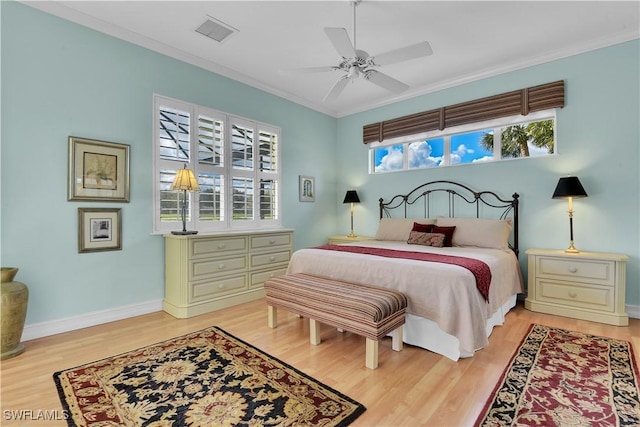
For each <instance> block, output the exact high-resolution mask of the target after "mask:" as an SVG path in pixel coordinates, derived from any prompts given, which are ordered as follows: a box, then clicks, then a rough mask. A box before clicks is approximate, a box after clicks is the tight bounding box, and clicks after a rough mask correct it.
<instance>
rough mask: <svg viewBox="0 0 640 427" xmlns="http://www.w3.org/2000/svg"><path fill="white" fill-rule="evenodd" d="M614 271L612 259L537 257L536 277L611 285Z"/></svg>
mask: <svg viewBox="0 0 640 427" xmlns="http://www.w3.org/2000/svg"><path fill="white" fill-rule="evenodd" d="M614 272H615V263H614V262H612V261H597V260H584V259H582V260H580V259H563V258H551V257H538V265H537V274H538V277H542V276H545V277H553V278H555V279H558V280H573V281H580V282H585V281H588V282H589V283H597V284H599V285H605V286H613V284H614V276H615V274H614Z"/></svg>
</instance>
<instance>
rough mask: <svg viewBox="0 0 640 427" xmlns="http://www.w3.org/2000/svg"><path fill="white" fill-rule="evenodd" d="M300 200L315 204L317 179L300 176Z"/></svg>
mask: <svg viewBox="0 0 640 427" xmlns="http://www.w3.org/2000/svg"><path fill="white" fill-rule="evenodd" d="M298 186H299V200H300V201H301V202H314V201H315V200H316V185H315V178H313V177H311V176H302V175H300V182H299V183H298Z"/></svg>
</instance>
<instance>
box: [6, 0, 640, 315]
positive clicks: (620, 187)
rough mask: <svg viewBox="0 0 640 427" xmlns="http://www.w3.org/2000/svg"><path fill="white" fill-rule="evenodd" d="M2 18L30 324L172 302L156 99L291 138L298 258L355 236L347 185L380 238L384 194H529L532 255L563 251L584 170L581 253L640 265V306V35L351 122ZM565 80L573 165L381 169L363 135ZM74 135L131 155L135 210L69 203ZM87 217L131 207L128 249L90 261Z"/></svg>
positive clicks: (16, 213)
mask: <svg viewBox="0 0 640 427" xmlns="http://www.w3.org/2000/svg"><path fill="white" fill-rule="evenodd" d="M0 8H1V9H0V10H1V19H2V21H1V24H2V26H1V38H2V40H1V43H2V44H1V54H2V58H1V60H2V63H1V91H2V92H1V101H2V115H1V120H2V129H1V146H0V155H1V165H0V166H1V194H0V198H1V199H0V202H1V211H0V215H1V230H0V233H1V234H0V237H1V252H0V257H1V263H2V265H3V266H9V265H11V266H17V267H19V268H20V272H19V273H18V277H17V279H18V280H21V281H23V282H25V283H27V284H28V285H29V288H30V292H31V295H30V301H29V311H28V316H27V324H34V323H39V322H46V321H50V320H56V319H63V318H66V317H69V316H75V315H81V314H86V313H92V312H95V311H99V310H106V309H110V308H114V307H121V306H125V305H127V304H136V303H141V302H146V301H151V300H158V299H161V298H162V297H163V293H164V268H163V251H164V249H163V248H164V246H163V241H162V237H161V236H155V235H151V234H150V233H151V228H152V179H153V177H152V129H153V118H152V95H153V94H154V93H158V94H162V95H165V96H170V97H174V98H178V99H182V100H186V101H189V102H193V103H197V104H200V105H206V106H209V107H212V108H216V109H219V110H223V111H226V112H229V113H232V114H237V115H240V116H244V117H249V118H251V119H255V120H259V121H263V122H266V123H270V124H273V125H277V126H280V127H281V128H282V142H283V153H282V163H283V170H282V173H283V187H282V191H283V203H282V205H283V206H282V207H283V209H282V221H283V225H284V226H285V227H290V228H294V229H295V230H296V234H295V236H296V241H295V245H296V247H297V248H299V247H304V246H310V245H315V244H319V243H322V242H324V241H325V239H326V236H327V235H328V234H334V233H338V232H342V233H346V232H348V231H349V211H348V208H347V207H346V206H344V205H343V204H342V203H341V202H342V197H343V195H344V191H345V190H347V189H350V188H356V189H358V191H359V194H360V197H361V200H362V203H361V204H360V205H358V206H357V209H356V218H355V224H356V232H358V233H359V234H363V235H366V234H373V233H374V232H375V229H376V225H377V215H378V214H377V199H378V198H379V197H381V196H385V197H386V196H389V195H392V194H395V192H396V191H401V190H406V189H410V188H412V187H413V186H415V185H418V184H420V183H422V182H425V181H429V180H433V179H455V180H459V181H462V182H466V183H468V184H470V185H472V186H474V187H478V188H492V189H496V190H497V191H499V192H500V193H503V194H505V195H510V194H512V193H513V192H516V191H517V192H518V193H520V194H521V197H522V204H521V212H522V228H523V230H522V236H521V237H522V241H521V246H522V248H523V249H526V248H527V247H547V248H560V249H561V248H564V247H566V246H567V244H568V230H567V228H568V227H567V222H568V221H567V214H566V203H564V202H560V201H557V200H551V193H552V192H553V189H554V187H555V183H556V182H557V179H558V177H559V176H562V175H565V174H567V173H575V174H577V175H578V176H579V177H580V180H581V181H582V183H583V185H584V186H585V188H586V190H587V192H588V193H589V198H587V199H581V200H577V201H576V202H575V203H574V208H575V211H576V213H575V234H576V245H577V246H578V247H579V248H580V249H584V250H593V251H610V252H623V253H626V254H627V255H629V256H630V258H631V259H630V262H629V267H628V269H627V274H628V282H627V283H628V286H627V303H629V304H635V305H640V289H639V288H640V279H639V272H638V269H639V265H638V259H639V256H640V242H639V234H640V230H639V219H638V218H639V217H640V208H639V206H638V204H639V202H638V197H639V195H640V190H639V185H640V177H639V175H638V165H639V164H640V152H639V149H638V145H639V141H640V136H639V125H638V116H639V114H640V108H639V105H638V103H639V99H640V96H639V87H638V75H639V69H638V68H639V67H638V64H639V62H640V61H639V55H638V52H639V43H638V41H635V42H631V43H625V44H621V45H618V46H614V47H611V48H608V49H603V50H600V51H595V52H591V53H587V54H583V55H579V56H574V57H571V58H568V59H564V60H560V61H554V62H552V63H549V64H545V65H541V66H537V67H533V68H530V69H527V70H524V71H519V72H514V73H509V74H506V75H503V76H499V77H495V78H491V79H487V80H483V81H480V82H475V83H470V84H467V85H461V86H458V87H455V88H451V89H448V90H444V91H441V92H438V93H434V94H430V95H427V96H423V97H419V98H415V99H411V100H408V101H404V102H401V103H397V104H395V105H392V106H387V107H383V108H378V109H375V110H371V111H368V112H366V113H361V114H356V115H352V116H349V117H345V118H341V119H338V120H336V119H334V118H331V117H328V116H326V115H323V114H320V113H317V112H315V111H312V110H310V109H307V108H304V107H301V106H299V105H296V104H293V103H291V102H288V101H286V100H283V99H281V98H278V97H275V96H272V95H270V94H267V93H265V92H262V91H259V90H257V89H254V88H251V87H248V86H246V85H243V84H241V83H238V82H235V81H233V80H230V79H227V78H224V77H221V76H219V75H216V74H213V73H210V72H207V71H204V70H201V69H198V68H196V67H193V66H191V65H187V64H184V63H181V62H179V61H176V60H173V59H170V58H167V57H165V56H162V55H159V54H157V53H154V52H152V51H149V50H146V49H143V48H140V47H137V46H134V45H131V44H129V43H126V42H123V41H121V40H118V39H115V38H112V37H108V36H106V35H103V34H100V33H97V32H94V31H92V30H89V29H86V28H84V27H81V26H78V25H75V24H72V23H69V22H67V21H64V20H62V19H59V18H56V17H53V16H50V15H47V14H44V13H41V12H39V11H37V10H35V9H32V8H30V7H28V6H25V5H22V4H19V3H13V2H0ZM425 72H428V70H425ZM559 79H564V80H565V81H566V88H567V92H566V107H565V108H564V109H563V110H560V111H559V113H558V140H559V151H560V154H559V155H558V156H555V157H553V158H545V159H528V160H515V161H511V162H501V163H495V164H480V165H470V166H463V167H450V168H446V169H440V170H429V171H416V172H408V173H395V174H386V175H380V176H370V175H368V168H367V147H366V146H365V145H364V144H362V142H361V141H362V125H364V124H368V123H372V122H377V121H379V120H384V119H387V118H393V117H397V116H401V115H405V114H410V113H414V112H417V111H424V110H428V109H431V108H436V107H440V106H443V105H450V104H453V103H457V102H462V101H467V100H470V99H475V98H479V97H483V96H487V95H493V94H496V93H501V92H505V91H508V90H512V89H519V88H522V87H527V86H532V85H535V84H538V83H547V82H551V81H554V80H559ZM69 135H75V136H81V137H87V138H94V139H100V140H106V141H113V142H120V143H125V144H130V145H131V202H130V203H116V204H112V203H111V204H110V203H78V202H68V201H67V194H66V188H67V156H68V151H67V138H68V136H69ZM298 175H310V176H315V177H316V190H317V192H316V197H317V199H316V202H315V203H300V202H298ZM14 177H19V178H14ZM17 181H19V182H20V183H21V187H20V188H19V189H18V188H14V187H12V184H13V183H14V182H17ZM78 207H120V208H122V213H123V250H122V251H113V252H102V253H88V254H78V253H77V220H76V216H77V208H78ZM521 261H524V256H523V255H522V256H521Z"/></svg>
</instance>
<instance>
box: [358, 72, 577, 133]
mask: <svg viewBox="0 0 640 427" xmlns="http://www.w3.org/2000/svg"><path fill="white" fill-rule="evenodd" d="M562 107H564V80H559V81H557V82H553V83H547V84H543V85H539V86H532V87H529V88H524V89H520V90H514V91H511V92H507V93H503V94H500V95H494V96H489V97H486V98H481V99H476V100H474V101H468V102H463V103H460V104H455V105H451V106H447V107H442V108H437V109H435V110H430V111H424V112H421V113H416V114H411V115H408V116H403V117H398V118H395V119H391V120H386V121H383V122H378V123H372V124H369V125H365V126H364V127H363V129H362V137H363V142H364V143H365V144H369V143H372V142H376V141H381V142H382V141H384V140H385V139H391V138H396V137H400V136H408V135H417V134H420V133H424V132H428V131H432V130H443V129H445V128H447V127H452V126H459V125H464V124H468V123H475V122H481V121H485V120H491V119H497V118H501V117H509V116H515V115H518V114H521V115H527V114H529V113H530V112H533V111H541V110H547V109H550V108H562Z"/></svg>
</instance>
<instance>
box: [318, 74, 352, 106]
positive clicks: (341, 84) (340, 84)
mask: <svg viewBox="0 0 640 427" xmlns="http://www.w3.org/2000/svg"><path fill="white" fill-rule="evenodd" d="M350 80H351V79H350V78H349V76H342V77H340V79H338V81H337V82H336V84H334V85H333V87H332V88H331V90H330V91H329V93H328V94H327V96H325V97H324V99H323V100H322V101H325V102H326V101H333V100H334V99H336V98H337V97H338V96H340V94H341V93H342V91H343V90H344V88H345V87H346V86H347V84H348V83H349V81H350Z"/></svg>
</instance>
